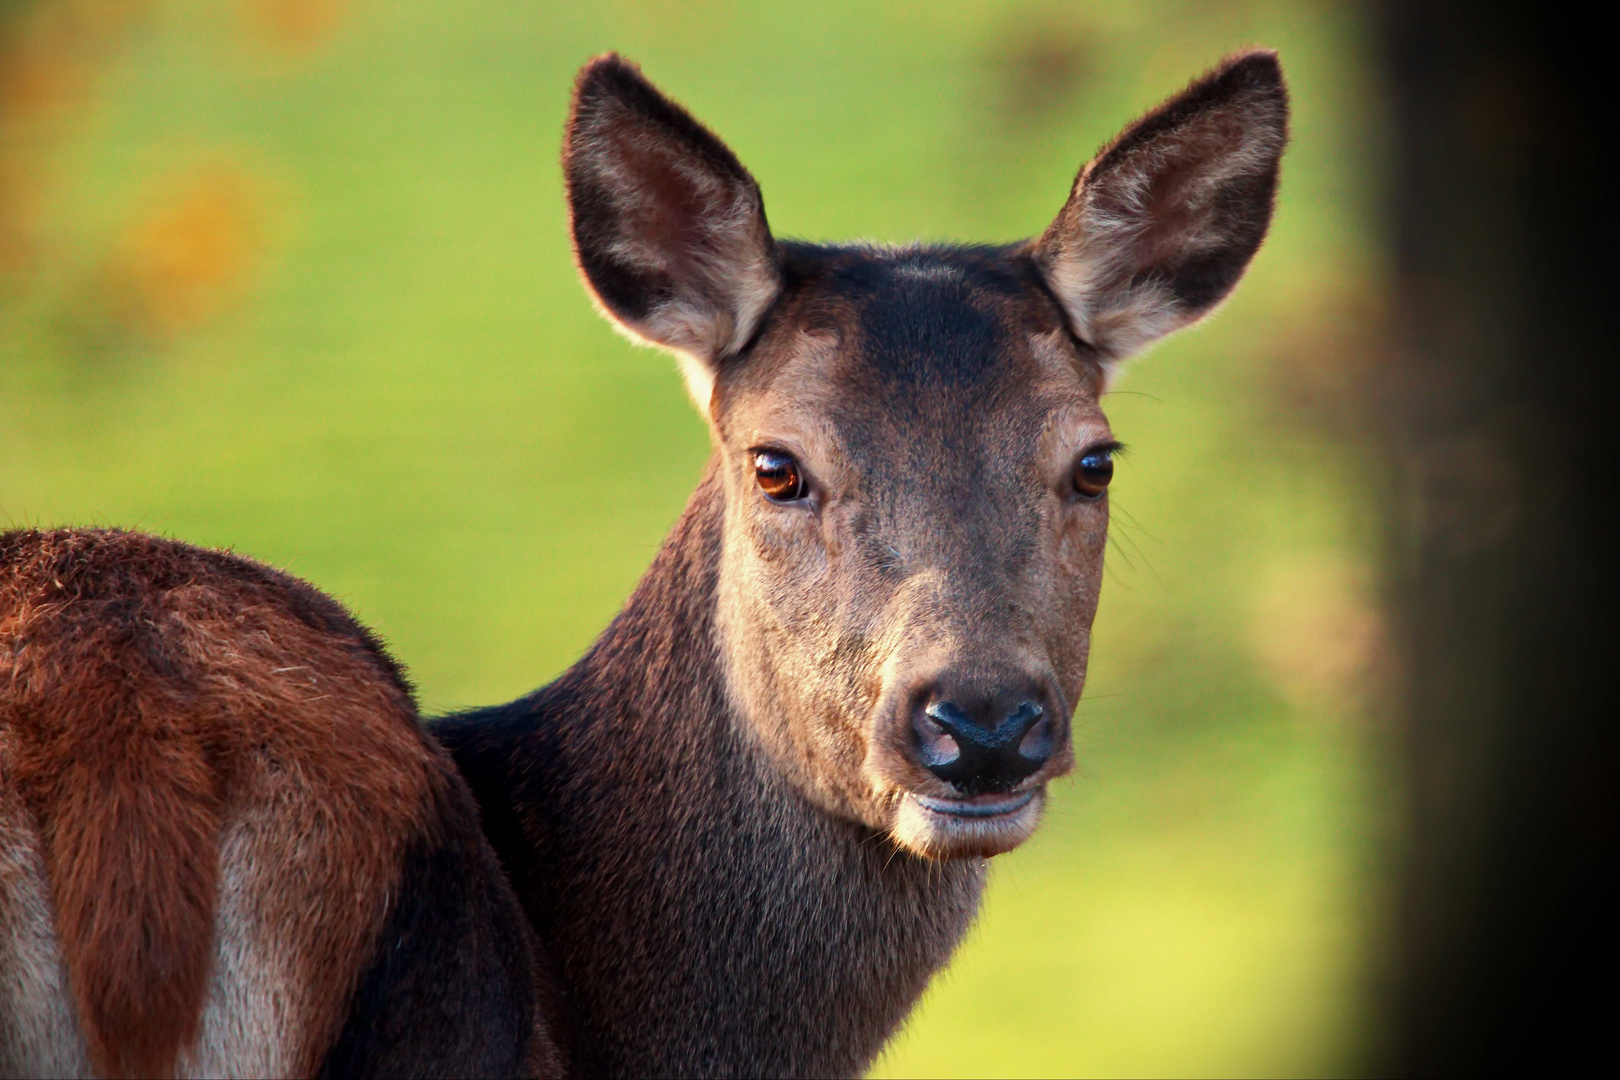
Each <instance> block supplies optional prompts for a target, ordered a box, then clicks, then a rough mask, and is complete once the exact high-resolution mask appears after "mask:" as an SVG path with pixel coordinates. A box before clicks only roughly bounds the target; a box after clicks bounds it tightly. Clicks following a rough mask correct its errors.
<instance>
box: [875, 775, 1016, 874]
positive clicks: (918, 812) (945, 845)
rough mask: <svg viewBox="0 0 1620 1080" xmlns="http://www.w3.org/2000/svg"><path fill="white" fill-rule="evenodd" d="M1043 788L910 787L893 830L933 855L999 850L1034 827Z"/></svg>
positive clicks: (997, 852) (1009, 846)
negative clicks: (970, 790) (960, 790)
mask: <svg viewBox="0 0 1620 1080" xmlns="http://www.w3.org/2000/svg"><path fill="white" fill-rule="evenodd" d="M1044 792H1045V788H1044V787H1034V788H1029V789H1027V790H1024V791H1017V792H1011V793H1006V794H985V795H972V796H964V797H961V798H940V797H938V796H935V795H924V794H922V793H921V792H916V791H912V792H908V793H907V794H906V795H905V796H904V797H903V798H901V800H900V805H899V807H898V811H897V813H896V814H895V818H894V824H893V825H892V826H891V832H892V835H893V836H894V838H895V840H897V841H898V842H899V843H900V845H901V846H902V847H905V848H908V849H910V850H911V851H913V852H915V853H916V854H918V855H922V856H925V857H927V858H931V859H963V858H988V857H989V856H991V855H1000V854H1001V853H1002V852H1006V851H1011V850H1012V849H1013V848H1015V847H1017V846H1018V845H1019V844H1022V843H1023V842H1024V841H1025V840H1027V839H1029V836H1030V834H1031V833H1033V832H1034V831H1035V826H1036V825H1037V824H1038V823H1039V821H1040V815H1041V805H1042V803H1043V802H1044V801H1045V800H1044V799H1043V798H1042V795H1043V794H1044Z"/></svg>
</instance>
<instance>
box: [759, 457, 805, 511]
mask: <svg viewBox="0 0 1620 1080" xmlns="http://www.w3.org/2000/svg"><path fill="white" fill-rule="evenodd" d="M754 479H755V480H757V481H758V482H759V489H760V490H761V491H763V492H764V493H765V497H766V498H768V499H770V500H771V501H772V502H793V501H795V500H797V499H802V498H804V497H805V496H806V495H807V494H809V492H810V485H809V484H806V483H805V482H804V473H803V472H802V471H800V469H799V463H798V462H797V461H794V460H793V459H792V458H791V457H789V456H788V455H787V454H784V453H782V452H781V451H779V450H756V451H754Z"/></svg>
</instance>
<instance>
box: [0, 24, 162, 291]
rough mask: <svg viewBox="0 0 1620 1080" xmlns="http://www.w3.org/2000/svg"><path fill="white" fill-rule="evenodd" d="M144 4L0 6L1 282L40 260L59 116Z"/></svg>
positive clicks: (85, 91) (78, 99) (61, 126)
mask: <svg viewBox="0 0 1620 1080" xmlns="http://www.w3.org/2000/svg"><path fill="white" fill-rule="evenodd" d="M147 6H148V0H0V277H6V276H10V275H14V274H18V273H20V272H21V271H23V270H25V269H28V268H29V267H31V266H32V265H34V263H35V262H36V260H37V257H38V254H39V250H40V247H41V241H40V238H39V236H38V235H37V233H38V222H37V218H38V211H39V207H40V204H41V202H42V189H43V188H45V187H46V186H47V183H48V175H47V174H48V171H49V170H48V169H47V168H46V159H47V158H48V157H49V150H50V148H51V146H52V145H53V144H54V143H55V142H56V141H58V140H59V139H60V138H61V136H62V134H63V132H64V131H65V130H68V129H69V125H67V124H66V123H64V118H63V113H64V112H65V111H66V110H69V109H71V108H73V107H75V106H78V105H80V104H82V103H83V102H84V100H85V99H86V98H87V97H88V96H89V91H90V88H91V86H92V85H93V83H94V78H95V75H96V73H97V68H98V65H99V64H100V63H101V62H102V61H103V60H104V59H105V57H106V55H107V54H108V53H109V52H110V51H111V50H112V49H113V47H114V46H115V45H117V44H118V43H119V42H120V41H121V40H122V39H123V36H124V32H125V31H126V30H128V29H129V27H130V25H131V24H132V23H133V22H134V21H135V19H136V18H137V16H139V15H140V14H141V13H142V12H143V11H144V10H145V9H146V7H147Z"/></svg>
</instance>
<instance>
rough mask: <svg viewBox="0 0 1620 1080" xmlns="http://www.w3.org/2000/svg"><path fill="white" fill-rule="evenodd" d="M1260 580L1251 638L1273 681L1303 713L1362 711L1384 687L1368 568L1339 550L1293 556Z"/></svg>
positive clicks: (1379, 618) (1380, 627) (1378, 620)
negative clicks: (1379, 682) (1378, 682)
mask: <svg viewBox="0 0 1620 1080" xmlns="http://www.w3.org/2000/svg"><path fill="white" fill-rule="evenodd" d="M1257 585H1258V586H1259V587H1258V589H1257V590H1256V592H1255V594H1254V604H1253V608H1252V609H1251V612H1250V616H1251V618H1250V624H1249V643H1250V646H1251V648H1252V649H1253V651H1254V656H1255V659H1256V660H1258V661H1259V662H1260V668H1261V670H1262V671H1263V672H1264V673H1265V674H1266V675H1267V676H1268V677H1269V678H1270V681H1271V684H1272V686H1273V687H1275V688H1276V690H1277V691H1278V692H1279V693H1280V694H1281V696H1282V697H1283V698H1284V699H1285V700H1286V701H1288V703H1289V704H1290V705H1292V706H1293V707H1294V708H1295V709H1296V710H1298V711H1299V712H1301V713H1308V714H1313V715H1315V716H1318V717H1333V716H1343V715H1346V714H1354V713H1356V712H1357V711H1359V710H1360V709H1361V708H1362V707H1363V706H1364V705H1365V704H1366V703H1367V701H1368V700H1369V699H1370V698H1372V697H1373V696H1375V694H1376V692H1377V689H1378V687H1377V686H1376V685H1375V683H1376V680H1377V678H1378V671H1377V668H1378V661H1379V654H1380V652H1381V651H1382V647H1383V636H1384V625H1383V618H1382V616H1381V614H1380V612H1379V609H1378V607H1377V604H1376V602H1375V600H1374V597H1373V593H1372V588H1371V583H1370V582H1369V581H1368V575H1367V574H1366V572H1365V571H1364V570H1362V569H1361V568H1360V567H1358V566H1356V565H1354V564H1352V563H1350V562H1349V561H1347V560H1346V559H1344V558H1343V557H1342V556H1340V555H1338V554H1336V553H1333V552H1317V553H1293V554H1289V555H1286V556H1283V557H1281V558H1279V559H1277V560H1276V561H1274V562H1273V563H1271V564H1270V565H1269V566H1267V567H1265V569H1264V570H1263V572H1262V573H1261V575H1260V578H1259V580H1258V582H1257Z"/></svg>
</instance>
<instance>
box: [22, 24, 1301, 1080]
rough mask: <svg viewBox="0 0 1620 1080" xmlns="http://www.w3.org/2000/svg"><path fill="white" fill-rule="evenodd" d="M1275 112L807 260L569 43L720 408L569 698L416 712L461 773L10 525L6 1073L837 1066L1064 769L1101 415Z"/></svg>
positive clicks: (1235, 108) (1271, 174)
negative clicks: (1024, 203) (964, 214)
mask: <svg viewBox="0 0 1620 1080" xmlns="http://www.w3.org/2000/svg"><path fill="white" fill-rule="evenodd" d="M1286 123H1287V100H1286V94H1285V91H1284V88H1283V84H1282V78H1281V72H1280V70H1279V68H1278V66H1277V63H1276V59H1275V57H1274V56H1272V55H1271V54H1269V53H1248V54H1243V55H1240V56H1237V57H1234V58H1232V59H1230V60H1228V61H1227V62H1225V63H1224V64H1223V65H1221V66H1220V67H1219V68H1217V69H1216V70H1215V71H1213V72H1211V73H1210V74H1208V75H1206V76H1205V77H1203V78H1202V79H1199V80H1197V81H1195V82H1194V83H1192V84H1191V85H1190V86H1189V87H1188V88H1187V89H1186V90H1184V91H1183V92H1182V93H1181V94H1179V95H1177V96H1176V97H1174V98H1172V99H1171V100H1170V101H1168V102H1167V103H1165V104H1164V105H1163V106H1161V107H1160V108H1159V109H1157V110H1155V111H1153V112H1152V113H1150V114H1148V115H1147V116H1146V117H1144V118H1143V119H1142V120H1140V121H1138V122H1137V123H1136V124H1135V125H1133V126H1132V127H1130V128H1129V129H1127V130H1126V132H1125V133H1124V134H1123V135H1121V136H1120V137H1119V138H1118V139H1116V140H1115V141H1114V142H1113V143H1112V144H1110V145H1109V146H1108V147H1105V148H1104V149H1103V150H1102V151H1101V152H1100V153H1099V155H1098V156H1097V158H1096V159H1095V160H1094V161H1093V162H1092V163H1091V164H1090V165H1088V166H1087V167H1086V168H1085V169H1084V170H1083V171H1082V173H1081V174H1080V176H1079V178H1078V179H1077V180H1076V182H1075V185H1074V187H1073V189H1072V191H1071V192H1070V195H1069V198H1068V201H1067V202H1066V203H1065V204H1064V206H1063V208H1062V210H1061V211H1060V213H1059V214H1058V217H1057V218H1056V219H1055V220H1054V221H1053V222H1052V224H1051V225H1050V226H1049V227H1048V228H1047V230H1046V231H1045V232H1044V233H1042V234H1041V235H1040V236H1039V237H1037V238H1035V239H1033V240H1029V241H1026V242H1022V243H1017V244H1010V245H1005V246H999V247H988V246H986V247H948V246H916V247H905V248H879V247H873V246H863V245H851V246H817V245H812V244H805V243H797V242H782V241H778V240H777V239H775V238H774V237H773V236H772V235H771V231H770V228H769V226H768V225H767V223H766V219H765V212H764V202H763V199H762V198H761V195H760V192H759V187H758V185H757V184H756V183H755V181H754V179H753V177H752V176H751V175H749V173H748V172H747V170H746V169H744V168H743V167H742V165H741V164H740V163H739V162H738V160H737V158H736V157H735V155H733V154H732V153H731V151H730V150H729V149H728V148H727V147H726V146H725V145H724V144H723V143H721V142H720V140H719V139H718V138H716V137H715V136H714V135H713V134H712V133H710V132H709V131H708V130H706V129H705V128H703V127H702V126H701V125H700V124H698V123H697V121H696V120H694V119H693V118H692V117H691V116H689V115H688V114H687V113H686V112H685V111H683V110H682V109H681V108H680V107H679V106H677V105H675V104H674V103H673V102H671V101H670V100H669V99H667V98H665V97H664V96H663V95H662V94H660V93H659V92H658V91H657V90H656V89H655V88H654V87H653V86H652V85H651V84H650V83H648V82H647V81H646V80H645V79H644V78H642V76H641V75H640V73H639V71H637V69H635V68H634V66H632V65H630V64H628V63H626V62H625V61H623V60H621V59H619V58H618V57H616V56H605V57H601V58H598V59H597V60H595V61H593V62H592V63H590V64H588V65H587V66H586V67H585V69H584V70H583V71H582V72H581V74H580V78H579V82H578V84H577V86H576V89H575V97H574V108H573V112H572V114H571V116H570V120H569V125H568V131H567V135H566V141H565V146H564V157H563V164H564V171H565V174H566V177H567V181H568V197H569V206H570V211H571V225H572V235H573V240H574V250H575V255H576V258H577V261H578V264H579V268H580V271H581V275H582V277H583V278H584V280H585V283H586V285H587V287H588V289H589V290H590V292H591V294H592V296H593V298H594V299H595V300H596V302H597V304H598V305H599V307H600V308H601V309H602V311H603V312H604V314H606V315H607V317H608V318H609V319H610V320H612V321H613V322H614V324H615V325H617V326H618V327H619V328H620V329H621V330H622V331H624V332H625V333H626V334H627V335H629V336H630V337H632V338H634V339H636V340H638V341H642V342H645V343H648V344H652V345H656V346H659V347H661V348H664V349H667V350H669V351H670V352H672V353H674V354H675V355H676V356H677V357H678V358H679V360H680V363H681V366H682V369H683V372H684V373H685V376H686V380H687V385H688V387H689V389H690V390H691V392H692V396H693V398H694V401H695V402H696V404H697V405H698V407H699V409H700V411H701V412H702V414H703V416H704V418H705V420H706V421H707V422H708V425H709V432H710V438H711V442H712V445H713V455H712V457H711V458H710V461H709V465H708V467H707V469H706V471H705V473H704V476H703V479H702V481H701V483H700V484H699V486H698V489H697V491H696V492H695V493H694V495H693V496H692V498H691V500H690V502H689V503H688V506H687V509H686V511H685V513H684V514H683V515H682V517H681V519H680V521H679V523H678V524H677V525H676V527H675V529H674V531H673V532H672V534H671V536H670V538H669V540H668V541H667V542H666V544H665V546H664V547H663V549H662V551H661V552H660V554H659V556H658V557H657V559H656V561H655V562H654V564H653V567H652V568H651V570H649V572H648V573H647V575H646V577H645V578H644V579H643V580H642V582H641V584H640V586H639V587H638V588H637V590H636V591H635V594H634V595H633V596H632V597H631V599H630V601H629V603H628V604H627V606H626V607H625V609H624V611H623V612H621V614H620V615H619V616H618V618H616V619H615V620H614V622H613V624H612V625H611V626H610V627H609V628H608V630H607V632H606V633H605V634H604V635H603V636H602V638H601V639H600V640H599V641H598V642H597V643H596V644H595V646H594V647H593V648H592V649H591V650H590V651H589V652H588V653H587V654H586V655H585V657H584V658H583V659H582V660H580V662H579V663H578V664H576V665H575V666H574V667H573V668H572V669H571V670H569V671H568V672H567V673H565V674H564V675H563V676H562V677H561V678H560V679H558V680H557V681H556V682H554V683H552V684H551V685H549V686H547V687H544V688H543V689H541V690H539V691H536V692H535V693H534V694H532V695H530V696H528V697H526V698H523V699H521V700H519V701H516V702H513V703H511V704H509V705H505V706H500V707H496V708H490V709H483V710H478V711H475V712H471V713H467V714H464V715H461V716H456V717H450V718H447V719H444V720H442V721H440V722H439V723H438V724H437V725H436V726H434V727H433V729H432V730H433V731H434V732H435V733H436V735H437V737H438V739H439V740H440V741H442V744H443V746H444V748H447V749H448V750H449V752H450V754H451V756H452V757H453V760H454V765H455V768H454V769H452V768H451V766H450V764H449V762H448V761H446V760H445V757H444V753H443V749H441V747H440V746H439V745H437V744H435V742H434V741H433V740H431V739H430V738H428V736H427V735H426V734H425V733H424V731H423V730H421V728H420V727H419V726H418V724H417V721H416V714H415V707H414V704H413V703H412V701H411V698H410V693H409V689H408V687H406V686H405V684H404V682H403V680H402V678H401V676H400V674H399V671H398V669H397V668H396V667H394V665H393V663H392V661H390V660H389V659H388V658H387V656H386V655H385V654H384V653H383V651H382V649H381V647H380V646H379V645H378V644H377V643H376V641H375V640H374V639H372V638H371V637H370V636H369V635H367V634H366V633H365V632H364V631H363V630H361V629H360V628H359V627H358V626H357V625H355V624H354V623H353V621H352V620H351V619H349V617H348V616H347V614H346V613H344V612H343V611H342V609H341V608H340V607H338V605H336V604H335V603H334V602H333V601H331V600H329V599H328V598H325V597H322V596H320V595H319V594H318V593H315V592H314V590H312V589H309V588H308V587H307V586H304V585H303V584H302V583H299V582H295V581H293V580H292V579H288V578H286V577H285V576H284V575H278V574H276V573H275V572H274V571H271V570H268V569H267V568H264V567H259V566H257V565H256V564H252V563H250V562H248V561H246V560H241V559H236V558H234V557H231V556H227V555H222V554H220V553H210V552H200V551H197V550H195V549H190V548H186V547H184V545H179V544H174V543H173V542H170V541H161V540H156V539H153V538H149V537H138V536H134V535H133V534H127V533H93V532H91V533H83V532H72V531H64V532H61V533H55V534H37V533H30V534H9V535H7V536H5V537H0V959H5V960H6V961H7V962H8V963H7V964H6V965H4V966H0V1073H4V1072H26V1071H29V1070H30V1069H52V1070H56V1071H64V1072H74V1071H85V1070H90V1071H94V1072H96V1073H98V1074H102V1075H121V1074H139V1075H158V1074H168V1073H175V1072H178V1073H195V1072H215V1071H218V1072H238V1073H241V1072H278V1073H281V1072H284V1073H289V1074H302V1075H311V1074H316V1073H320V1074H322V1075H378V1074H383V1075H392V1074H397V1073H400V1072H411V1073H415V1074H458V1073H459V1074H465V1073H468V1072H477V1073H480V1074H483V1075H512V1074H515V1073H517V1072H518V1071H522V1070H527V1071H533V1072H538V1073H540V1074H545V1075H559V1074H567V1073H577V1074H581V1075H606V1076H627V1075H683V1076H734V1075H806V1076H828V1075H853V1074H857V1073H860V1072H862V1071H864V1070H865V1069H866V1068H867V1067H868V1066H869V1065H870V1064H871V1062H872V1060H873V1059H874V1057H875V1056H876V1054H877V1053H878V1051H879V1050H880V1048H881V1047H882V1045H883V1042H884V1040H885V1039H886V1038H888V1037H889V1035H890V1034H892V1033H893V1031H894V1030H895V1029H896V1027H897V1026H898V1025H899V1024H900V1022H901V1021H902V1020H903V1019H904V1017H905V1015H906V1013H907V1012H908V1011H909V1010H910V1008H911V1007H912V1005H913V1004H914V1003H915V1001H916V1000H917V998H918V996H919V995H920V994H921V993H922V991H923V989H924V987H925V986H926V985H927V982H928V980H929V978H930V977H931V976H932V975H933V973H934V972H935V971H937V970H938V969H939V968H940V967H941V966H942V965H943V964H944V963H945V962H946V961H947V959H948V958H949V956H950V954H951V952H952V950H953V949H954V948H955V946H956V944H957V943H958V942H959V941H960V939H961V937H962V935H963V934H964V933H965V932H966V930H967V927H968V925H969V924H970V923H971V921H972V919H973V916H974V913H975V911H976V908H977V904H978V898H979V894H980V891H981V889H982V886H983V881H984V875H985V865H986V860H987V859H988V858H989V857H991V856H994V855H997V854H1000V853H1002V852H1005V851H1009V850H1011V849H1012V848H1014V847H1016V846H1017V845H1018V844H1020V843H1022V842H1023V841H1024V840H1025V839H1026V838H1027V837H1028V836H1029V835H1030V834H1031V833H1032V832H1033V830H1034V829H1035V827H1036V825H1037V824H1038V822H1039V819H1040V815H1041V812H1042V810H1043V808H1044V806H1045V803H1046V799H1047V797H1048V786H1049V784H1050V782H1051V781H1052V780H1054V779H1056V778H1058V777H1060V776H1062V775H1064V774H1065V773H1066V772H1068V771H1069V770H1070V768H1071V767H1072V765H1073V750H1072V746H1071V741H1070V733H1069V725H1070V720H1071V717H1072V714H1073V711H1074V707H1075V704H1076V702H1077V701H1078V700H1079V697H1080V694H1081V691H1082V688H1083V686H1084V683H1085V674H1086V658H1087V655H1088V651H1089V646H1090V632H1091V624H1092V619H1093V616H1094V615H1095V613H1096V607H1097V599H1098V594H1099V590H1100V587H1101V580H1102V558H1103V551H1104V546H1105V541H1106V537H1107V528H1108V500H1107V488H1108V483H1109V480H1110V478H1111V476H1112V474H1113V458H1112V455H1113V453H1114V451H1115V450H1117V449H1118V444H1117V443H1115V442H1114V440H1113V436H1112V434H1111V432H1110V430H1109V427H1108V422H1107V419H1106V418H1105V417H1104V415H1103V413H1102V409H1101V407H1100V398H1101V395H1102V394H1103V392H1104V390H1105V389H1106V387H1107V385H1108V380H1109V379H1110V378H1111V377H1112V375H1113V373H1114V372H1115V371H1116V370H1117V368H1118V366H1119V365H1120V364H1121V363H1122V362H1123V361H1124V360H1125V359H1126V357H1128V356H1129V355H1130V354H1132V353H1133V352H1135V351H1138V350H1139V349H1141V348H1142V347H1143V346H1145V345H1146V344H1147V343H1149V342H1151V341H1152V340H1154V339H1156V338H1159V337H1162V336H1163V335H1165V334H1167V333H1170V332H1172V331H1174V330H1176V329H1178V328H1180V327H1183V326H1186V325H1189V324H1191V323H1192V322H1194V321H1196V320H1197V319H1199V318H1201V317H1202V316H1203V315H1204V314H1206V313H1207V312H1208V311H1210V310H1211V309H1212V308H1213V307H1214V306H1215V305H1216V304H1217V303H1218V302H1219V301H1220V300H1222V299H1223V298H1224V297H1225V296H1226V295H1227V294H1228V293H1229V292H1230V291H1231V289H1232V288H1233V287H1234V286H1235V285H1236V283H1237V281H1238V279H1239V278H1240V277H1241V275H1242V273H1243V271H1244V269H1245V267H1246V266H1247V265H1248V262H1249V260H1250V258H1251V257H1252V256H1253V254H1254V252H1255V251H1256V250H1257V248H1258V247H1259V245H1260V243H1261V240H1262V239H1263V237H1264V235H1265V232H1266V229H1267V227H1268V225H1269V222H1270V218H1271V211H1272V202H1273V196H1274V193H1275V189H1276V182H1277V172H1278V163H1279V160H1280V156H1281V153H1282V149H1283V144H1284V142H1285V139H1286ZM649 479H650V480H651V481H652V482H658V480H659V479H660V477H659V475H658V472H657V467H656V464H654V465H653V466H651V467H650V468H649ZM469 787H470V789H471V795H469V793H468V788H469ZM474 798H476V806H475V804H474V802H473V799H474ZM479 824H481V830H480V828H479V827H478V825H479ZM491 848H493V851H492V850H491ZM497 856H498V859H499V861H498V862H497V861H496V859H497ZM524 915H526V916H527V918H526V920H525V919H524V918H523V916H524Z"/></svg>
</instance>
